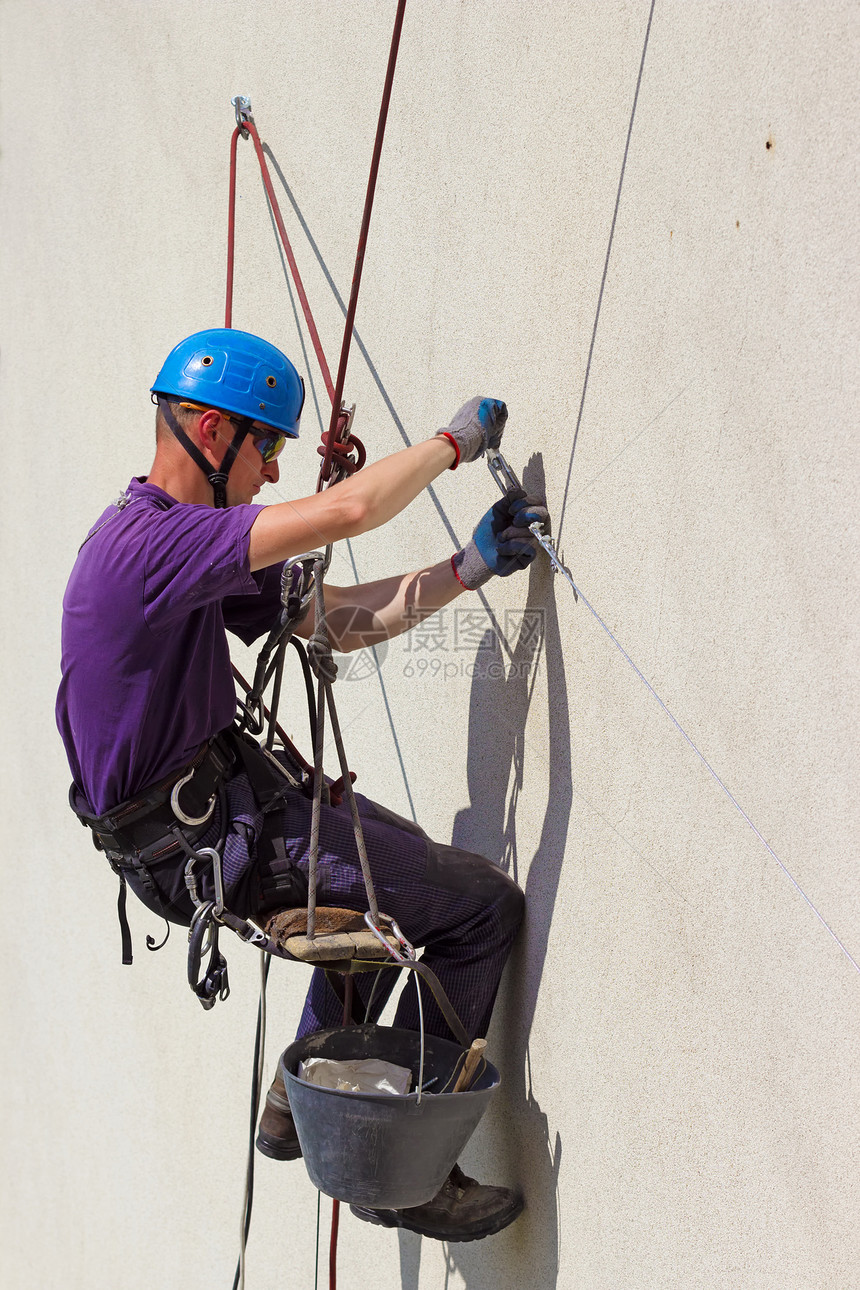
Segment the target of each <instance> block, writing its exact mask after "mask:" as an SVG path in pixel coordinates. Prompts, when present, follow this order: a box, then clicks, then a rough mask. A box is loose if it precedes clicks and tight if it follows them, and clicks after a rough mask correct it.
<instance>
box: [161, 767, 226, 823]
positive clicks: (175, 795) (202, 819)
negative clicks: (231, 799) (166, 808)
mask: <svg viewBox="0 0 860 1290" xmlns="http://www.w3.org/2000/svg"><path fill="white" fill-rule="evenodd" d="M193 778H194V771H193V770H190V771H189V772H188V774H187V775H184V776H183V777H182V779H178V780H177V781H176V783H175V784H174V785H173V789H172V791H171V794H170V807H171V810H172V811H173V814H174V815H175V816H176V818H177V820H180V821H181V822H182V823H183V824H189V825H191V826H192V827H196V826H197V825H200V824H205V823H206V821H207V820H210V819H211V818H212V812H213V811H214V810H215V803H216V802H217V800H218V794H217V793H213V794H212V796H211V798H210V799H209V805H208V807H207V809H206V813H205V815H200V816H194V815H186V814H185V812H184V811H183V809H182V807H181V806H180V805H179V794H180V791H181V790H182V789H183V788H184V787H185V785H186V784H187V783H188V781H189V780H190V779H193Z"/></svg>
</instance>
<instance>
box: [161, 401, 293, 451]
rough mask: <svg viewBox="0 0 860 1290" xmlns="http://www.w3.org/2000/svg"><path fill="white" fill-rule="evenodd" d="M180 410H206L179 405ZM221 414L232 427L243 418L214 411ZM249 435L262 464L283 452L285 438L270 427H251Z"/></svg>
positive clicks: (201, 407) (197, 406) (193, 405)
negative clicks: (232, 424) (230, 422)
mask: <svg viewBox="0 0 860 1290" xmlns="http://www.w3.org/2000/svg"><path fill="white" fill-rule="evenodd" d="M179 406H180V407H181V408H189V409H190V410H191V411H193V412H205V411H206V408H205V407H204V406H202V405H201V404H199V403H180V405H179ZM214 410H215V411H217V412H220V413H221V416H222V417H223V418H224V420H225V421H232V422H233V423H234V425H239V424H240V423H241V421H242V420H244V418H241V417H235V416H233V415H232V414H231V413H229V412H223V411H222V410H221V409H220V408H216V409H214ZM251 434H252V435H253V437H254V447H255V448H256V449H257V452H258V453H259V454H260V456H261V457H262V459H263V464H264V465H268V463H269V462H270V461H274V460H275V458H276V457H278V456H280V454H281V452H282V451H283V447H284V444H285V443H286V442H287V436H286V435H285V434H282V432H281V431H280V430H273V429H272V427H271V426H254V425H252V426H251Z"/></svg>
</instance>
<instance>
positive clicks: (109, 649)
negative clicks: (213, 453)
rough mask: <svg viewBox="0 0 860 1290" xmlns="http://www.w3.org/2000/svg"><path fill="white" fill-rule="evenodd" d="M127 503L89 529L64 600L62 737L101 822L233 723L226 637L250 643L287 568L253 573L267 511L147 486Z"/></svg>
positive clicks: (137, 486)
mask: <svg viewBox="0 0 860 1290" xmlns="http://www.w3.org/2000/svg"><path fill="white" fill-rule="evenodd" d="M128 493H129V495H130V497H131V501H130V502H129V503H128V505H126V506H125V508H124V509H123V510H120V511H116V510H115V509H114V508H113V507H111V508H109V509H108V510H107V511H105V512H104V514H103V515H102V516H101V517H100V518H99V520H98V521H97V523H96V524H95V525H94V526H93V529H92V530H91V533H92V536H91V537H90V538H89V539H88V541H87V542H86V543H85V544H84V546H83V547H82V548H81V550H80V552H79V554H78V558H77V561H76V562H75V566H74V568H73V570H72V574H71V577H70V578H69V583H68V586H67V588H66V594H65V597H64V599H63V654H62V674H63V675H62V681H61V683H60V690H59V694H58V695H57V725H58V727H59V730H60V734H61V736H62V739H63V743H64V744H65V746H66V752H67V754H68V758H69V765H70V766H71V770H72V776H73V778H74V780H75V783H76V784H77V785H78V787H79V788H80V789H81V790H82V791H83V793H84V796H85V797H86V798H87V800H88V801H89V803H90V805H91V806H92V807H93V808H94V810H95V812H96V813H97V814H99V815H101V814H103V813H104V812H105V811H107V810H110V808H111V807H113V806H116V805H117V804H118V803H119V802H122V801H125V800H126V799H127V798H129V797H131V796H132V795H133V794H135V793H137V792H139V791H140V790H141V789H143V788H146V787H147V786H148V785H150V784H152V783H155V782H157V781H158V780H159V779H162V778H163V777H165V776H167V775H170V774H172V772H173V771H175V770H178V769H179V768H180V767H181V766H183V765H185V764H186V763H187V762H189V761H191V759H192V758H193V757H194V755H195V753H196V752H197V751H198V749H199V748H200V747H201V745H202V744H203V743H204V742H205V741H206V740H207V739H209V738H210V737H211V736H212V735H214V734H216V733H217V732H218V731H219V730H223V729H224V728H225V727H226V726H229V725H230V723H231V721H232V720H233V715H234V712H235V706H236V699H235V690H234V685H233V678H232V674H231V671H230V653H229V649H228V645H227V636H226V631H225V628H227V629H229V630H230V631H233V632H235V633H236V635H238V636H239V637H241V639H242V640H244V641H245V642H246V643H247V644H250V642H251V641H253V640H255V639H256V638H257V637H258V636H260V635H262V634H263V633H264V632H266V631H268V629H269V628H270V627H271V625H272V623H273V622H274V618H275V615H276V613H277V611H278V607H279V603H280V565H272V566H271V567H270V568H268V569H264V570H261V571H260V572H258V573H254V574H252V573H251V572H250V570H249V567H248V545H249V533H250V530H251V525H252V524H253V523H254V520H255V519H256V518H257V516H258V515H259V514H260V511H261V510H262V509H263V508H262V507H261V506H231V507H228V508H227V509H226V510H215V509H214V508H213V507H211V506H193V505H190V504H188V503H185V502H177V501H176V499H175V498H173V497H170V496H169V494H168V493H165V492H163V491H162V490H161V489H160V488H156V487H155V486H154V485H152V484H148V483H146V482H144V481H143V480H140V479H132V481H131V483H130V484H129V487H128ZM100 525H101V526H102V527H99V526H100Z"/></svg>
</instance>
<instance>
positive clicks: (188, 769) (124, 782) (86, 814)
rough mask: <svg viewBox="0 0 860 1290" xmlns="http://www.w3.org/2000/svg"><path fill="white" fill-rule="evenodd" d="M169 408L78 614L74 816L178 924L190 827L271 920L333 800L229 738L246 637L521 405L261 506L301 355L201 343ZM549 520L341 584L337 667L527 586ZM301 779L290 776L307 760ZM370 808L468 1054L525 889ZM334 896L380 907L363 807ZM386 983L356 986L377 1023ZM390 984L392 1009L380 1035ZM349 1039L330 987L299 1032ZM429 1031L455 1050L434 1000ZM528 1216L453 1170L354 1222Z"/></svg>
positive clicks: (71, 754) (191, 348)
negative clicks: (322, 560) (286, 579)
mask: <svg viewBox="0 0 860 1290" xmlns="http://www.w3.org/2000/svg"><path fill="white" fill-rule="evenodd" d="M152 397H153V401H154V402H156V403H157V407H158V411H157V414H156V444H155V459H154V461H153V464H152V468H151V470H150V472H149V474H148V476H145V477H141V478H134V479H132V480H131V482H130V484H129V486H128V489H127V490H126V491H125V493H123V494H122V496H121V497H120V498H119V499H118V501H117V502H116V503H114V504H113V505H112V506H111V507H109V508H108V509H107V510H106V511H105V512H104V514H102V515H101V516H100V518H99V519H98V520H97V521H96V523H95V525H94V526H93V528H92V529H91V530H90V533H89V535H88V537H87V538H86V539H85V541H84V543H83V545H82V546H81V549H80V552H79V554H78V558H77V561H76V563H75V566H74V568H73V570H72V574H71V577H70V579H69V583H68V587H67V590H66V595H65V598H64V602H63V636H62V681H61V685H60V690H59V695H58V699H57V723H58V726H59V730H60V733H61V736H62V739H63V742H64V744H65V747H66V751H67V754H68V758H69V763H70V767H71V770H72V775H73V780H74V782H73V785H72V790H71V802H72V806H73V808H74V809H75V811H76V812H77V814H78V815H79V817H80V818H81V819H83V820H84V822H85V823H87V824H89V825H90V827H91V828H92V829H93V831H94V833H95V834H96V835H97V837H98V838H99V839H100V841H101V846H102V848H103V849H105V850H107V853H108V858H109V860H110V861H111V864H112V866H113V867H114V869H115V871H116V872H118V873H119V874H120V878H121V883H122V880H127V882H128V885H129V886H130V887H131V888H132V890H133V891H134V892H135V893H136V894H137V895H138V896H139V897H140V898H141V900H143V902H144V903H145V904H146V905H148V906H149V908H151V909H153V910H154V911H156V912H158V913H160V914H162V915H163V916H164V917H166V918H167V919H168V920H169V921H173V922H179V923H184V924H185V925H186V926H187V925H188V923H189V921H190V917H191V915H192V914H193V905H192V904H191V900H190V896H189V893H188V891H187V889H186V885H185V879H184V874H185V865H186V851H185V850H184V849H183V847H182V846H181V844H180V842H179V838H178V827H179V826H178V821H177V813H178V814H179V820H181V821H183V826H182V834H183V835H184V841H185V843H186V845H188V844H190V846H191V847H193V848H194V849H196V850H199V849H201V848H205V847H218V848H219V851H220V853H221V855H222V864H223V874H224V884H225V891H226V897H225V903H226V906H227V908H228V909H230V910H231V911H232V912H233V913H235V914H237V915H238V916H240V917H251V918H254V919H256V920H257V921H259V920H260V919H262V918H264V917H268V916H269V915H270V914H271V913H272V912H274V911H275V910H278V909H283V908H294V907H298V906H300V905H303V904H305V903H306V901H307V894H308V879H307V871H308V858H309V838H310V830H311V807H312V803H311V801H310V800H309V797H308V796H307V792H306V791H305V790H304V789H303V787H302V786H301V784H300V782H299V781H298V780H296V783H295V787H294V788H293V787H292V786H291V785H290V783H289V782H287V781H285V777H284V773H283V772H280V773H279V775H278V776H277V777H276V778H277V779H278V783H277V786H276V788H274V789H273V786H272V782H271V780H272V774H273V772H272V768H271V765H270V763H269V762H268V760H267V758H266V756H265V754H264V753H263V752H262V751H260V750H259V749H258V748H257V747H256V745H251V744H249V741H248V739H247V738H246V737H244V738H243V737H239V736H238V735H237V734H236V732H235V731H234V730H232V729H231V723H232V722H233V718H234V714H235V706H236V699H235V692H234V684H233V678H232V675H231V665H230V658H229V649H228V644H227V634H226V633H227V631H230V632H232V633H234V634H235V635H237V636H238V637H239V638H240V639H242V640H243V641H244V642H246V643H247V644H250V643H251V642H253V641H254V640H256V639H257V638H258V637H260V636H261V635H264V634H266V633H267V632H268V631H269V629H270V627H271V625H272V623H273V622H274V620H275V619H276V616H277V614H278V613H279V611H280V609H281V598H280V591H281V589H280V581H281V568H282V565H283V563H284V561H285V560H287V559H289V558H290V557H292V556H296V555H299V554H301V553H304V552H306V551H308V550H310V549H314V548H320V547H324V546H325V545H327V544H328V543H335V542H339V541H341V540H343V539H344V538H352V537H356V536H358V535H359V534H361V533H365V532H367V531H368V530H370V529H374V528H377V527H379V526H381V525H383V524H385V523H386V522H387V521H388V520H390V519H392V517H393V516H395V515H397V514H398V513H399V512H400V511H402V510H403V509H404V508H405V507H406V506H408V505H409V503H410V502H411V501H413V500H414V498H416V497H417V496H418V494H419V493H421V492H422V491H423V490H424V489H425V488H427V487H428V485H430V484H431V483H432V482H433V481H434V480H435V479H436V478H437V477H438V476H439V475H441V474H442V473H443V471H445V470H448V469H452V470H453V469H456V468H457V467H458V466H460V465H462V464H464V463H467V462H472V461H475V460H477V459H478V458H479V457H481V456H482V455H483V453H484V451H485V450H486V449H487V448H488V447H494V448H495V447H498V445H499V441H500V439H501V435H502V431H503V429H504V425H505V421H506V418H507V410H506V408H505V405H504V403H502V402H500V401H499V400H496V399H488V398H481V397H478V398H473V399H471V400H470V401H469V402H468V403H466V404H465V405H464V406H463V407H462V408H461V409H460V411H459V412H458V413H457V414H456V416H455V417H454V418H453V420H452V421H451V424H450V425H449V426H447V427H446V428H445V429H444V430H440V431H439V432H438V433H437V434H435V435H434V436H432V437H431V438H429V439H427V440H425V441H424V442H421V443H417V444H415V445H413V446H412V447H409V448H406V449H403V450H401V451H399V452H396V453H394V454H392V455H391V456H389V457H385V458H383V459H382V460H380V461H377V462H375V463H374V464H372V465H369V466H367V467H366V468H365V469H364V470H362V471H361V472H360V473H356V474H354V475H352V477H350V478H349V479H346V480H343V481H342V482H340V483H338V484H337V485H336V486H335V487H331V488H328V489H326V490H324V491H322V492H319V493H316V494H314V495H313V496H310V497H304V498H301V499H300V500H297V501H287V502H282V503H278V504H274V505H268V506H259V505H255V504H254V498H255V497H256V495H257V494H258V493H259V491H260V489H261V488H262V486H263V484H266V483H268V484H276V483H277V482H278V479H279V476H280V462H281V460H282V459H281V458H280V456H279V454H280V453H281V450H282V449H283V448H284V446H285V444H286V442H287V441H288V440H294V439H296V438H298V434H299V421H300V417H301V411H302V405H303V402H304V385H303V382H302V379H301V377H300V376H299V374H298V372H297V371H296V369H295V367H294V366H293V364H292V363H291V362H290V360H289V359H288V358H287V357H286V356H285V355H284V354H282V353H281V352H280V351H279V350H278V349H277V348H275V347H274V346H273V345H271V344H269V343H268V342H267V341H264V340H262V339H260V338H259V337H257V336H253V335H251V334H250V333H247V332H242V331H238V330H233V329H214V330H210V331H203V332H198V333H196V334H194V335H192V336H189V337H188V338H187V339H185V340H183V341H181V342H180V344H178V345H177V346H176V347H175V348H174V349H173V350H172V351H171V353H170V354H169V355H168V357H167V359H166V361H165V363H164V365H163V367H162V369H161V371H160V372H159V374H158V376H157V378H156V380H155V383H154V384H153V386H152ZM535 520H538V521H541V522H543V523H546V521H547V520H548V516H547V513H546V510H545V509H544V507H543V505H542V504H541V503H540V501H539V499H535V498H528V497H525V496H523V495H512V496H509V497H507V498H505V499H503V500H501V501H499V502H497V503H496V504H495V505H494V506H493V507H492V508H491V509H490V510H489V511H488V512H487V514H486V515H485V516H484V517H483V519H482V520H481V521H480V523H479V524H478V525H477V527H476V529H475V531H474V535H473V537H472V539H471V541H469V542H468V543H467V545H466V546H465V547H464V548H463V549H462V550H461V551H458V552H457V553H456V554H455V555H454V556H453V557H448V558H445V559H443V560H441V561H439V562H438V563H435V564H431V565H428V566H427V567H425V568H422V569H418V570H416V571H413V572H409V573H401V574H393V573H390V572H389V571H388V569H387V568H386V569H385V570H384V571H383V576H382V577H381V578H380V579H379V580H378V581H375V582H370V583H365V584H362V585H360V586H349V587H343V588H341V587H337V586H329V585H326V587H325V596H326V605H327V618H328V631H329V635H330V637H331V640H332V644H333V646H334V648H335V649H336V650H338V651H340V652H349V651H350V650H354V649H357V648H360V647H364V646H367V645H370V644H374V643H376V642H381V641H383V640H386V639H387V638H389V637H392V636H396V635H397V634H399V633H400V632H402V631H404V630H407V629H408V628H410V627H411V626H414V624H415V623H417V622H419V621H420V620H421V619H422V618H425V617H427V616H428V615H429V614H433V613H435V612H436V611H437V610H439V609H441V608H442V607H443V606H445V605H447V604H449V603H450V602H451V601H453V600H454V599H455V598H456V597H458V596H461V595H463V594H464V593H465V592H467V591H469V590H473V589H475V588H476V587H479V586H481V585H482V584H483V583H484V582H486V581H487V580H488V579H489V578H491V577H492V576H494V575H500V576H502V577H504V576H507V575H510V574H512V573H514V572H516V571H517V570H521V569H524V568H526V567H527V566H528V564H529V563H530V561H531V560H532V559H533V558H534V555H535V549H536V542H535V539H534V537H533V536H532V534H531V532H530V531H529V529H528V525H529V524H530V523H532V522H533V521H535ZM313 625H314V624H313V615H312V614H311V615H309V617H308V618H307V619H306V620H305V621H304V622H303V623H301V624H300V625H299V626H298V627H297V629H296V630H297V633H298V634H300V635H302V636H304V637H308V636H310V634H311V633H312V631H313ZM283 765H284V767H285V771H286V773H287V774H289V766H288V763H287V760H286V759H284V760H283ZM285 782H286V783H287V789H288V790H289V791H285V787H284V786H285ZM177 786H179V787H178V788H177ZM216 795H217V806H216V809H215V810H214V813H213V814H211V815H210V816H209V817H207V816H206V811H207V805H208V804H209V803H210V802H211V801H212V799H213V798H214V797H216ZM357 797H358V804H359V811H360V814H361V817H362V823H363V827H364V832H365V837H366V842H367V851H368V854H369V857H370V864H371V870H372V874H373V879H374V884H375V887H376V892H377V897H378V900H379V905H380V908H381V909H383V910H384V911H385V913H386V914H389V915H390V916H392V917H393V918H394V919H395V920H396V921H397V922H398V923H399V924H400V925H401V926H402V928H403V929H404V932H405V934H406V936H408V937H409V939H410V941H412V942H413V943H414V944H416V945H420V946H423V947H424V961H425V962H426V963H427V965H428V966H429V967H430V968H432V969H433V971H434V972H435V973H436V975H437V976H438V978H439V980H440V981H441V983H442V985H443V988H444V990H445V991H446V993H447V994H448V996H449V998H450V1000H451V1002H452V1004H453V1006H454V1008H455V1010H456V1011H457V1013H458V1014H459V1016H460V1018H461V1020H462V1022H463V1025H464V1027H465V1029H466V1031H467V1032H468V1034H469V1037H470V1039H471V1038H473V1037H475V1036H478V1035H484V1034H485V1033H486V1031H487V1027H488V1025H489V1020H490V1014H491V1010H492V1007H493V1003H494V1000H495V995H496V991H497V988H498V983H499V979H500V976H501V972H502V968H503V966H504V963H505V960H506V958H507V955H508V953H509V951H510V948H511V945H512V943H513V940H514V937H515V935H516V932H517V929H518V927H519V924H520V921H521V918H522V910H523V896H522V893H521V891H520V889H519V888H518V887H517V885H516V884H515V883H514V882H513V880H512V879H511V878H510V877H509V876H508V875H507V874H506V873H505V872H504V871H503V870H502V869H501V868H500V867H499V866H498V865H497V864H495V863H493V862H491V861H490V860H487V859H485V858H484V857H481V856H478V855H473V854H471V853H469V852H465V851H463V850H460V849H458V848H455V847H451V846H446V845H443V844H439V843H436V842H433V841H431V840H430V839H429V838H428V837H427V836H426V834H425V833H424V832H423V830H421V829H420V828H419V827H418V826H417V825H415V824H413V823H412V822H411V821H407V820H405V819H402V818H401V817H399V816H397V815H395V814H394V813H393V812H391V811H389V810H387V809H386V808H385V807H383V806H381V805H379V804H378V803H374V802H371V801H370V800H368V799H367V798H364V797H362V796H360V795H357ZM171 802H172V803H173V805H171ZM203 881H204V879H203V877H201V882H203ZM317 900H318V903H319V904H320V905H334V906H338V907H341V908H347V909H353V910H357V911H359V912H363V911H364V910H365V909H366V895H365V889H364V884H363V881H362V876H361V869H360V865H359V860H358V855H357V850H356V844H355V840H354V836H353V831H352V825H351V817H350V813H349V811H348V809H347V807H346V806H345V805H343V804H341V805H339V806H338V805H334V804H331V805H323V808H322V821H321V826H320V847H319V867H318V883H317ZM383 975H384V977H385V978H393V977H394V976H396V975H397V974H396V973H385V974H383ZM367 980H368V977H367V976H361V977H359V978H358V984H357V993H358V995H359V998H360V999H361V1000H362V1002H363V1004H364V1005H365V1006H366V1005H367V1004H368V1002H369V998H368V996H369V993H370V990H369V986H368V985H366V984H365V982H366V981H367ZM391 986H392V983H391V982H390V981H388V982H387V988H386V985H382V986H381V987H380V988H378V989H377V990H376V993H375V995H374V997H373V1002H372V1006H371V1010H370V1018H371V1019H372V1020H375V1019H376V1018H377V1017H378V1015H379V1013H380V1011H381V1009H382V1007H383V1005H384V1003H385V1001H386V998H387V995H388V993H389V992H390V990H391ZM341 1020H342V1005H341V1004H340V1002H339V1001H338V1000H337V999H336V998H335V996H334V993H333V991H332V990H331V988H330V987H329V986H328V984H327V982H326V979H325V976H324V973H323V972H322V971H320V970H317V971H315V973H314V975H313V978H312V981H311V985H310V989H309V992H308V996H307V1001H306V1004H305V1008H304V1012H303V1015H302V1018H301V1022H300V1026H299V1031H298V1033H299V1036H301V1035H304V1034H307V1033H310V1032H312V1031H314V1030H318V1029H320V1028H324V1027H328V1026H335V1025H338V1024H340V1022H341ZM394 1024H395V1026H403V1027H407V1028H410V1029H418V1025H419V1021H418V1016H417V1005H416V991H415V989H412V988H406V989H404V990H403V992H402V997H401V999H400V1001H399V1005H398V1009H397V1014H396V1016H395V1020H394ZM425 1027H426V1030H427V1032H428V1033H430V1034H437V1035H441V1036H448V1034H449V1032H448V1029H447V1026H446V1024H445V1021H444V1018H443V1016H442V1013H441V1012H440V1010H439V1008H438V1006H437V1005H436V1002H435V1000H433V999H432V998H429V999H428V1000H427V1003H426V1005H425ZM257 1145H258V1148H259V1149H260V1150H261V1151H263V1152H264V1153H265V1154H267V1155H268V1156H270V1157H273V1158H275V1159H280V1160H291V1159H296V1158H297V1157H298V1156H300V1154H301V1148H300V1146H299V1142H298V1137H297V1134H296V1130H295V1125H294V1123H293V1120H292V1116H291V1114H290V1109H289V1103H288V1100H287V1096H286V1092H285V1089H284V1085H283V1081H282V1080H281V1079H280V1076H277V1077H276V1079H275V1082H274V1084H273V1085H272V1088H271V1090H270V1091H269V1094H268V1096H267V1100H266V1105H265V1108H264V1112H263V1115H262V1117H261V1122H260V1126H259V1136H258V1142H257ZM521 1208H522V1199H521V1197H520V1196H519V1194H517V1193H516V1192H513V1191H511V1190H509V1189H507V1188H504V1187H489V1186H482V1185H480V1184H479V1183H477V1182H476V1181H475V1180H473V1179H470V1178H468V1177H466V1175H464V1174H463V1173H462V1171H461V1170H460V1169H459V1167H458V1166H455V1168H454V1170H453V1171H452V1173H451V1175H450V1177H449V1178H448V1179H447V1181H446V1182H445V1184H444V1185H443V1187H442V1189H441V1191H440V1192H439V1194H438V1195H437V1196H436V1197H434V1199H433V1200H431V1201H430V1202H428V1203H427V1204H426V1205H421V1206H418V1207H417V1208H414V1209H403V1210H373V1209H362V1208H360V1207H355V1208H354V1212H355V1213H356V1214H357V1215H358V1216H359V1217H361V1218H363V1219H366V1220H367V1221H369V1222H374V1223H379V1224H382V1225H384V1226H388V1227H403V1228H406V1229H409V1230H412V1231H416V1232H420V1233H421V1234H423V1235H426V1236H430V1237H435V1238H436V1239H438V1240H446V1241H460V1240H474V1239H479V1238H481V1237H485V1236H489V1235H492V1234H493V1233H495V1232H498V1231H500V1230H501V1229H502V1228H504V1227H506V1226H507V1225H508V1224H509V1223H510V1222H512V1221H513V1220H514V1219H515V1218H516V1217H517V1215H518V1214H519V1212H520V1210H521Z"/></svg>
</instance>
